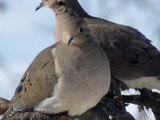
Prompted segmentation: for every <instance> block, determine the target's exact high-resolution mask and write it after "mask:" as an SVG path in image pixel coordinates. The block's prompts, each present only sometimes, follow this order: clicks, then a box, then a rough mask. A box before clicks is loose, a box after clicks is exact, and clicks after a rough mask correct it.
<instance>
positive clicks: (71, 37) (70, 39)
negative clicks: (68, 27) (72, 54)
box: [68, 36, 75, 46]
mask: <svg viewBox="0 0 160 120" xmlns="http://www.w3.org/2000/svg"><path fill="white" fill-rule="evenodd" d="M74 37H75V36H70V37H69V38H68V46H69V45H70V44H71V42H72V41H73V39H74Z"/></svg>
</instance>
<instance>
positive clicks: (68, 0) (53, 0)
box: [36, 0, 76, 11]
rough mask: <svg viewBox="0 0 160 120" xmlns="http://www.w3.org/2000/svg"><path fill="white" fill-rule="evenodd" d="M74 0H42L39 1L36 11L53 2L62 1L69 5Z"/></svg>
mask: <svg viewBox="0 0 160 120" xmlns="http://www.w3.org/2000/svg"><path fill="white" fill-rule="evenodd" d="M75 1H76V0H42V1H41V3H40V4H39V5H38V6H37V7H36V11H37V10H39V9H40V8H41V7H51V5H53V4H55V3H56V2H63V3H64V4H66V5H69V6H70V4H71V3H72V2H75Z"/></svg>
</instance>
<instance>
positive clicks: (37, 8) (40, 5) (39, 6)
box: [36, 3, 44, 11]
mask: <svg viewBox="0 0 160 120" xmlns="http://www.w3.org/2000/svg"><path fill="white" fill-rule="evenodd" d="M43 6H44V3H40V4H39V5H38V6H37V7H36V11H37V10H39V9H40V8H41V7H43Z"/></svg>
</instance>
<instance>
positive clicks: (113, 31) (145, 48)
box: [38, 0, 160, 90]
mask: <svg viewBox="0 0 160 120" xmlns="http://www.w3.org/2000/svg"><path fill="white" fill-rule="evenodd" d="M57 1H62V2H64V4H66V6H68V7H69V8H72V9H73V10H74V11H75V13H77V14H78V15H81V16H82V17H83V18H84V20H85V21H86V22H87V26H88V27H89V29H90V31H91V34H92V36H93V38H94V40H95V41H96V42H97V43H98V44H99V45H100V46H101V47H102V48H103V50H104V52H105V53H106V55H107V57H108V59H109V62H110V67H111V73H112V75H113V76H114V78H116V79H119V80H121V81H122V82H123V83H125V84H126V85H127V86H128V87H132V88H144V87H145V88H148V89H152V88H156V89H158V90H160V80H159V79H160V78H158V76H160V52H159V51H158V50H157V48H155V47H154V46H153V45H152V44H151V41H150V40H148V39H147V38H146V37H145V36H144V35H143V34H142V33H140V32H139V31H138V30H136V29H134V28H132V27H129V26H125V25H120V24H116V23H113V22H110V21H107V20H104V19H101V18H97V17H93V16H91V15H89V14H88V13H87V12H86V11H84V9H83V8H82V7H81V6H80V4H79V3H78V1H77V0H43V1H42V3H41V5H40V6H39V7H38V9H39V8H40V7H43V6H47V7H49V8H51V9H52V10H53V11H54V12H55V14H57V13H56V12H57V11H55V9H54V7H53V6H52V3H54V2H57ZM61 20H62V19H59V18H58V17H56V28H55V40H56V41H59V40H60V39H61V37H62V33H61V31H63V29H64V27H63V26H64V24H66V23H64V22H62V21H61Z"/></svg>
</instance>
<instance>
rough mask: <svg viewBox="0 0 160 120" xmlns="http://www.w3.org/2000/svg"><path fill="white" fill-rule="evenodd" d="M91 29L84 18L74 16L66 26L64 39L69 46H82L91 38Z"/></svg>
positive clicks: (63, 34)
mask: <svg viewBox="0 0 160 120" xmlns="http://www.w3.org/2000/svg"><path fill="white" fill-rule="evenodd" d="M91 38H92V37H91V35H90V30H89V29H88V27H87V24H86V22H85V21H84V20H83V19H82V18H73V19H71V20H70V21H68V23H67V24H66V25H65V26H64V31H63V33H62V41H63V42H64V43H66V44H68V46H71V45H73V46H80V45H83V44H85V43H88V42H89V41H90V40H91Z"/></svg>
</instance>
